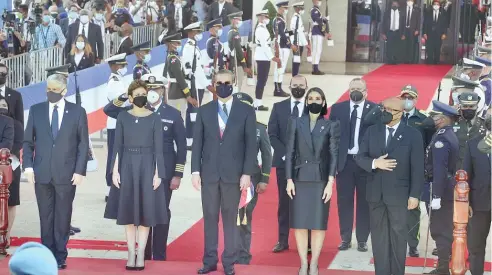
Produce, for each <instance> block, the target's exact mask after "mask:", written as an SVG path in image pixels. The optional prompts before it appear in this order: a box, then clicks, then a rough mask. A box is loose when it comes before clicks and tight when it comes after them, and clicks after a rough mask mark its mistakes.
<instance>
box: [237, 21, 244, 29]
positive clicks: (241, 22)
mask: <svg viewBox="0 0 492 275" xmlns="http://www.w3.org/2000/svg"><path fill="white" fill-rule="evenodd" d="M242 25H243V21H239V22H238V23H237V28H238V29H239V28H241V26H242Z"/></svg>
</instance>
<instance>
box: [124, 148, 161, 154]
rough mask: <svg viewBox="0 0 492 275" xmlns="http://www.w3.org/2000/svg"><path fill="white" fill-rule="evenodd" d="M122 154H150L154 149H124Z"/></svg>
mask: <svg viewBox="0 0 492 275" xmlns="http://www.w3.org/2000/svg"><path fill="white" fill-rule="evenodd" d="M123 152H125V153H130V154H152V153H154V147H124V148H123Z"/></svg>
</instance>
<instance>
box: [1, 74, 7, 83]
mask: <svg viewBox="0 0 492 275" xmlns="http://www.w3.org/2000/svg"><path fill="white" fill-rule="evenodd" d="M6 82H7V74H0V85H4V84H5V83H6Z"/></svg>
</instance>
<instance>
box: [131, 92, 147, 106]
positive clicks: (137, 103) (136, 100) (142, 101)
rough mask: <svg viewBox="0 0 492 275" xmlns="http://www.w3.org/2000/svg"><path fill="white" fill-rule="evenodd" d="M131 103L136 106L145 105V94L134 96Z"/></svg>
mask: <svg viewBox="0 0 492 275" xmlns="http://www.w3.org/2000/svg"><path fill="white" fill-rule="evenodd" d="M133 104H134V105H135V106H137V107H138V108H142V107H143V106H145V104H147V96H146V95H141V96H136V97H134V98H133Z"/></svg>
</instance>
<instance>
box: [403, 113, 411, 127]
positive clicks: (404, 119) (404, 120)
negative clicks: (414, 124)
mask: <svg viewBox="0 0 492 275" xmlns="http://www.w3.org/2000/svg"><path fill="white" fill-rule="evenodd" d="M409 116H410V114H409V113H406V114H405V116H403V123H405V125H408V117H409Z"/></svg>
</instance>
